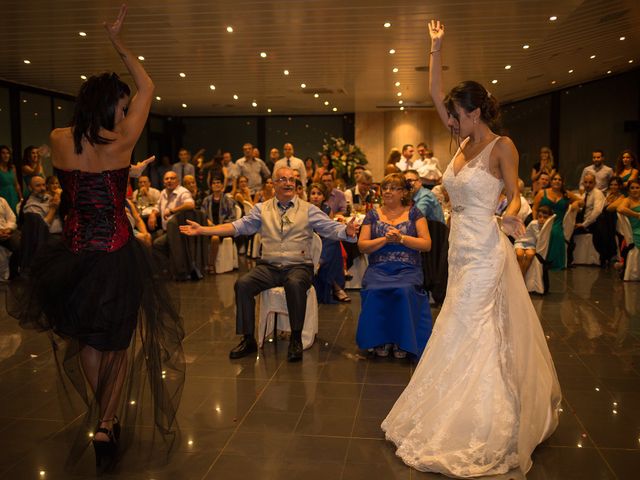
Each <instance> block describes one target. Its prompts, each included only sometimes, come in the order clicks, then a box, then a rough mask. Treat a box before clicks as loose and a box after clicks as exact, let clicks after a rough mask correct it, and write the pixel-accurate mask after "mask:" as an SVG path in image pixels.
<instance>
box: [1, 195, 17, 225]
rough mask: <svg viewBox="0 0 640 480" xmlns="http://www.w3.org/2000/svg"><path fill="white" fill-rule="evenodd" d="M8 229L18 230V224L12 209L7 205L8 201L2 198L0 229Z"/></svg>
mask: <svg viewBox="0 0 640 480" xmlns="http://www.w3.org/2000/svg"><path fill="white" fill-rule="evenodd" d="M5 228H8V229H10V230H15V229H16V228H18V224H17V223H16V215H15V214H14V213H13V210H11V207H10V206H9V204H8V203H7V201H6V200H5V199H4V198H3V197H0V229H3V230H4V229H5Z"/></svg>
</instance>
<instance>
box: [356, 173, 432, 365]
mask: <svg viewBox="0 0 640 480" xmlns="http://www.w3.org/2000/svg"><path fill="white" fill-rule="evenodd" d="M381 191H382V200H383V205H382V207H379V208H374V209H373V210H370V211H369V212H368V213H367V216H366V218H365V220H364V222H363V224H362V229H361V230H360V238H359V240H358V247H359V248H360V251H361V252H362V253H366V254H368V255H369V266H368V267H367V270H366V272H365V274H364V277H363V279H362V290H361V291H360V298H361V301H362V307H361V310H360V319H359V320H358V332H357V334H356V341H357V342H358V346H359V347H360V348H363V349H369V348H375V352H376V354H377V355H378V356H381V357H386V356H388V355H389V352H390V351H391V349H392V348H393V354H394V357H396V358H404V357H406V355H407V353H411V354H413V355H415V356H416V357H420V355H421V354H422V351H423V350H424V347H425V345H426V344H427V340H428V339H429V335H430V334H431V310H430V308H429V297H428V295H427V294H426V292H425V291H424V289H423V274H422V266H421V260H420V257H421V256H420V252H426V251H429V250H430V249H431V237H430V236H429V229H428V227H427V220H426V219H425V218H424V217H423V216H422V214H421V213H420V211H419V210H418V209H417V208H415V207H410V206H409V202H410V188H409V186H408V185H407V183H406V181H405V179H404V177H403V176H402V175H401V174H398V173H392V174H389V175H387V176H386V177H384V180H383V181H382V184H381Z"/></svg>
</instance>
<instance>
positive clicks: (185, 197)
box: [156, 185, 195, 230]
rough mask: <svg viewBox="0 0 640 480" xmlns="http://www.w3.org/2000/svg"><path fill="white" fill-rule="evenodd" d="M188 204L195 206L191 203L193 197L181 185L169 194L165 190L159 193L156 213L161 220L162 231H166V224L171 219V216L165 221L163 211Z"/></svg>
mask: <svg viewBox="0 0 640 480" xmlns="http://www.w3.org/2000/svg"><path fill="white" fill-rule="evenodd" d="M187 203H190V204H192V205H194V206H195V202H194V201H193V197H192V196H191V192H189V190H187V189H186V188H184V187H183V186H182V185H178V187H176V189H175V190H174V191H173V192H171V193H169V191H168V190H167V189H166V188H165V189H164V190H162V193H160V200H158V208H156V211H158V212H159V213H160V218H161V219H162V229H163V230H166V229H167V222H168V221H169V220H171V219H172V218H173V215H171V216H170V217H169V218H167V219H166V220H165V218H164V211H165V210H166V209H168V208H170V209H173V208H177V207H181V206H182V205H185V204H187Z"/></svg>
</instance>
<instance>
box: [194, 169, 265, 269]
mask: <svg viewBox="0 0 640 480" xmlns="http://www.w3.org/2000/svg"><path fill="white" fill-rule="evenodd" d="M269 180H270V179H269ZM210 188H211V195H209V196H208V197H205V199H204V200H203V201H202V207H201V208H200V209H201V210H202V211H203V212H204V214H205V215H206V216H207V224H208V225H210V226H212V225H220V224H223V223H231V222H233V221H234V220H236V204H235V202H234V201H233V199H232V198H231V197H230V196H228V195H225V194H224V191H223V190H224V177H221V176H220V177H211V184H210ZM219 247H220V237H219V236H217V235H212V236H211V250H210V252H209V261H208V264H207V273H212V274H213V273H216V257H217V256H218V248H219Z"/></svg>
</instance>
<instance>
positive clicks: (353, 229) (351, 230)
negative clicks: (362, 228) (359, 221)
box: [346, 215, 358, 237]
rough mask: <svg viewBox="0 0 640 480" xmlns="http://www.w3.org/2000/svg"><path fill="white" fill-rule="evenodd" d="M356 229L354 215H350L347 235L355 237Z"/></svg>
mask: <svg viewBox="0 0 640 480" xmlns="http://www.w3.org/2000/svg"><path fill="white" fill-rule="evenodd" d="M357 230H358V226H357V225H356V216H355V215H354V216H353V217H351V220H349V223H347V230H346V232H347V235H348V236H349V237H355V236H356V232H357Z"/></svg>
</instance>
